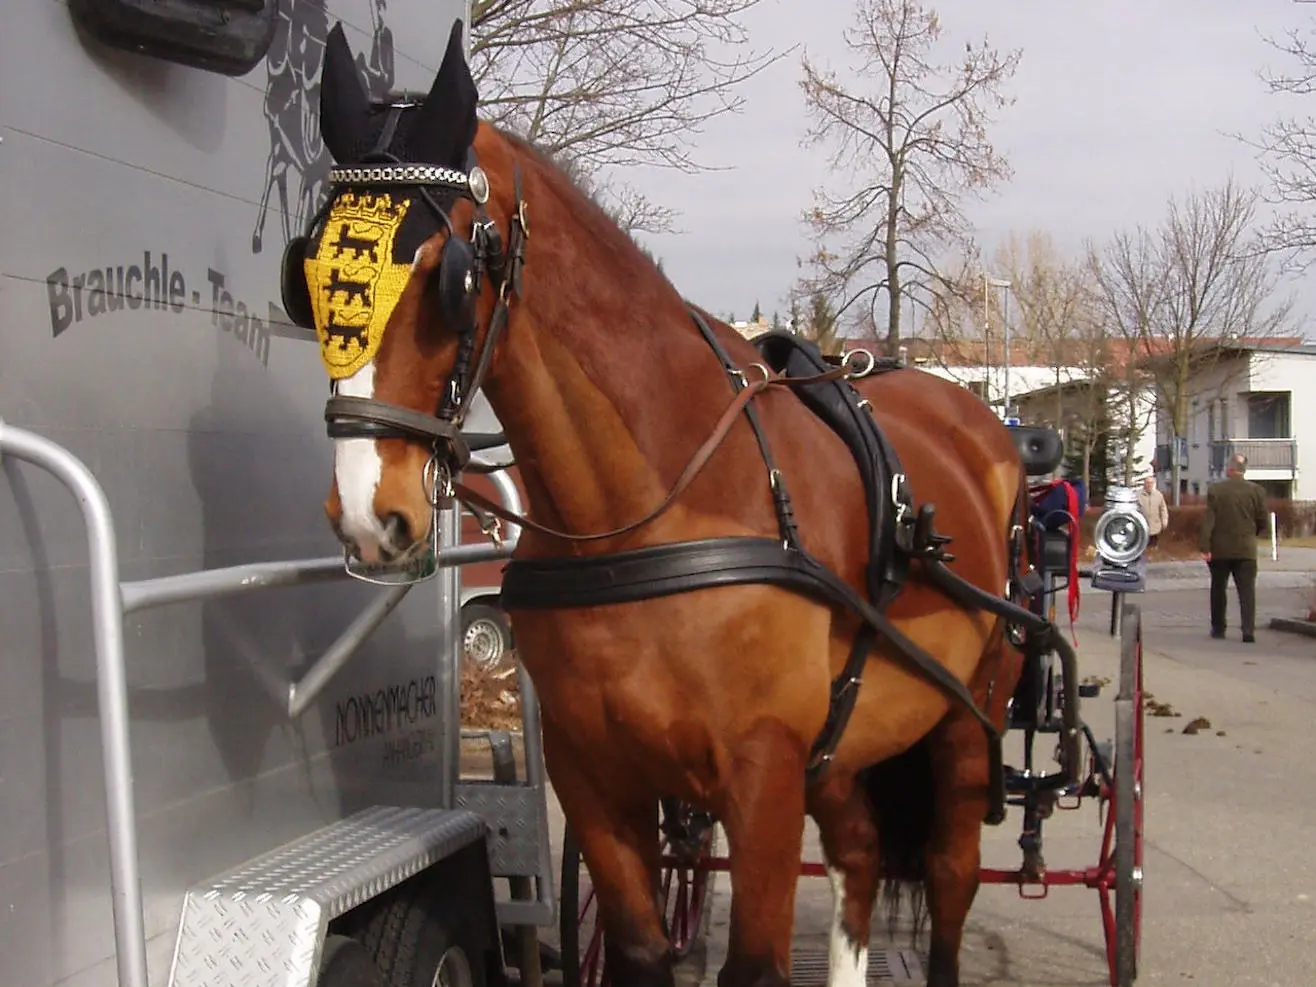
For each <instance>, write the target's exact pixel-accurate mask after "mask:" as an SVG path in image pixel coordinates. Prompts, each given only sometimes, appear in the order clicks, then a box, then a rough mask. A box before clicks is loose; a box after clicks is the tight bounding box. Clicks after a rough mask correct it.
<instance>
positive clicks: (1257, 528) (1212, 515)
mask: <svg viewBox="0 0 1316 987" xmlns="http://www.w3.org/2000/svg"><path fill="white" fill-rule="evenodd" d="M1246 469H1247V457H1246V456H1244V455H1242V454H1241V453H1236V454H1234V455H1233V456H1230V457H1229V462H1228V463H1227V464H1226V465H1225V477H1226V478H1225V479H1224V480H1221V481H1220V482H1219V483H1213V484H1212V485H1211V486H1210V487H1209V488H1208V489H1207V491H1206V517H1205V518H1204V519H1203V521H1202V531H1201V535H1200V537H1199V539H1198V547H1199V548H1201V550H1202V558H1203V559H1205V560H1206V564H1207V565H1208V566H1209V567H1210V569H1211V636H1212V637H1216V638H1221V637H1224V636H1225V609H1226V604H1227V602H1228V595H1227V594H1228V591H1229V579H1230V577H1231V576H1232V577H1233V580H1234V588H1235V589H1236V590H1238V609H1239V613H1240V616H1241V618H1242V621H1241V622H1242V624H1243V640H1244V641H1245V642H1246V643H1248V644H1251V643H1252V642H1253V641H1255V640H1256V638H1255V637H1254V636H1253V633H1254V631H1255V630H1256V618H1257V536H1258V535H1261V534H1262V533H1263V532H1264V531H1265V530H1266V495H1265V493H1264V491H1262V489H1261V487H1260V486H1259V485H1258V484H1255V483H1253V482H1252V481H1251V480H1245V479H1244V478H1243V473H1244V471H1245V470H1246Z"/></svg>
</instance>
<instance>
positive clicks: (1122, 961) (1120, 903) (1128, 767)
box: [1111, 604, 1145, 987]
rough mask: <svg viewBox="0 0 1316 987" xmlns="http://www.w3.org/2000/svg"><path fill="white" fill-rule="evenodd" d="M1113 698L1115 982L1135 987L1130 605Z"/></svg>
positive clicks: (1135, 641) (1138, 664) (1136, 618)
mask: <svg viewBox="0 0 1316 987" xmlns="http://www.w3.org/2000/svg"><path fill="white" fill-rule="evenodd" d="M1123 624H1124V627H1123V634H1122V635H1121V641H1120V688H1119V694H1118V695H1117V696H1116V698H1115V777H1114V779H1113V780H1114V783H1115V792H1114V802H1115V805H1114V810H1115V949H1114V969H1113V970H1112V971H1111V972H1112V978H1111V982H1112V983H1113V984H1114V985H1115V987H1132V984H1133V982H1134V981H1135V980H1136V979H1137V977H1138V954H1139V951H1140V949H1141V945H1142V876H1143V872H1142V866H1143V865H1142V850H1143V827H1142V820H1143V803H1144V794H1145V788H1144V786H1143V699H1142V609H1141V608H1140V607H1139V606H1137V605H1136V604H1128V605H1126V606H1125V608H1124V613H1123Z"/></svg>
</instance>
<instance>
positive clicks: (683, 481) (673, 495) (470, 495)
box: [453, 368, 846, 542]
mask: <svg viewBox="0 0 1316 987" xmlns="http://www.w3.org/2000/svg"><path fill="white" fill-rule="evenodd" d="M765 373H769V372H768V371H765ZM845 373H846V370H845V369H844V368H838V369H836V370H832V371H828V372H827V373H825V374H818V375H817V376H815V377H774V376H766V377H761V378H759V379H757V380H752V381H750V382H749V383H747V384H746V385H745V386H744V387H743V388H741V390H740V391H739V393H737V394H736V396H735V398H733V399H732V401H731V403H730V404H729V405H727V408H726V410H725V411H723V412H722V417H720V418H719V419H718V420H717V424H716V425H715V426H713V431H712V434H710V435H709V437H708V438H707V439H706V440H705V441H704V444H703V445H701V446H700V447H699V448H698V449H696V450H695V453H694V455H693V456H691V457H690V461H689V462H688V463H687V464H686V467H685V469H684V470H682V471H681V475H680V476H679V477H677V479H676V483H675V484H673V485H672V488H671V490H669V491H668V493H667V496H666V497H664V498H663V499H662V502H661V503H660V504H659V505H658V506H657V507H655V508H654V509H653V510H651V511H650V512H649V513H648V514H646V515H644V517H642V518H640V519H639V520H637V521H632V522H631V523H630V524H626V525H623V526H622V527H620V528H613V529H612V530H611V531H599V532H594V533H592V534H587V535H577V534H572V533H571V532H568V531H560V530H558V529H557V528H551V527H549V526H548V525H546V524H540V523H539V522H538V521H533V520H531V519H530V518H528V517H525V516H524V515H521V514H517V513H515V512H513V511H509V510H507V508H505V507H503V506H502V505H501V504H495V503H494V502H493V501H492V500H490V499H489V498H488V497H485V496H484V495H483V494H480V493H477V492H476V491H474V490H472V489H471V488H470V487H468V486H466V485H465V484H464V483H454V484H453V492H454V493H455V494H456V495H457V499H458V500H460V501H461V502H462V503H464V504H466V505H467V506H471V505H474V506H476V507H479V508H480V509H481V510H483V511H486V512H487V513H489V514H492V515H494V516H495V517H499V518H502V519H503V520H504V521H510V522H511V523H512V524H518V525H521V526H522V527H525V528H529V529H530V530H531V531H537V532H539V533H540V534H542V535H549V536H550V537H553V538H561V539H563V540H565V541H572V542H588V541H601V540H603V539H606V538H616V537H617V536H619V535H624V534H627V533H628V532H631V531H634V530H635V529H637V528H640V527H643V526H644V525H646V524H648V523H649V522H650V521H652V520H654V519H655V518H656V517H658V516H659V515H661V514H662V513H663V512H664V511H666V510H667V509H668V508H670V507H671V506H672V504H674V503H675V502H676V499H677V498H678V497H680V496H681V494H683V493H684V492H685V491H686V489H688V488H689V486H690V484H692V483H693V482H694V481H695V478H696V477H698V476H699V474H700V472H701V471H702V470H703V468H704V467H705V466H707V465H708V461H709V460H710V459H712V458H713V453H714V452H716V451H717V449H718V447H719V446H720V445H721V444H722V442H723V440H724V439H726V437H727V435H728V433H730V431H731V428H732V426H733V425H734V424H735V422H736V418H737V417H738V416H739V415H740V413H741V412H742V411H743V410H745V407H746V406H747V405H748V404H749V402H750V401H752V400H753V399H754V397H755V396H756V395H758V394H760V393H762V392H763V391H765V390H767V389H768V388H769V387H796V386H799V385H801V384H810V383H817V382H819V381H822V380H835V379H837V378H838V377H841V376H844V375H845Z"/></svg>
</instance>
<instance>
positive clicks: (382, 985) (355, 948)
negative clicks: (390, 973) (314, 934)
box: [315, 936, 388, 987]
mask: <svg viewBox="0 0 1316 987" xmlns="http://www.w3.org/2000/svg"><path fill="white" fill-rule="evenodd" d="M315 987H388V985H387V984H386V982H385V980H384V974H383V972H382V971H381V970H380V969H379V966H378V964H376V963H375V959H374V957H373V956H371V955H370V950H368V949H366V947H365V946H363V945H362V944H361V943H359V942H357V940H355V939H353V938H352V937H351V936H327V937H326V938H325V940H324V952H323V953H322V954H321V957H320V975H319V976H318V977H316V978H315Z"/></svg>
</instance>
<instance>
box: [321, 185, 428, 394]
mask: <svg viewBox="0 0 1316 987" xmlns="http://www.w3.org/2000/svg"><path fill="white" fill-rule="evenodd" d="M408 205H409V203H408V202H407V200H405V199H403V200H402V201H401V202H397V203H394V202H393V200H392V198H391V197H390V196H389V195H388V194H387V193H385V194H383V195H371V194H369V193H365V194H362V195H357V194H355V193H352V192H344V193H343V194H342V195H340V196H339V197H338V198H337V199H336V200H335V201H334V204H333V206H332V207H330V210H329V218H328V219H327V220H326V221H325V226H324V233H323V234H322V235H321V236H320V244H319V246H318V248H317V249H316V252H315V256H314V257H311V258H308V259H307V260H306V262H305V270H306V284H307V287H309V288H310V292H311V310H312V311H313V312H314V313H315V332H316V335H317V336H318V337H319V338H320V358H321V359H322V360H324V365H325V368H326V369H327V370H328V371H329V376H330V378H331V379H335V380H337V379H340V378H343V377H350V376H352V375H353V374H354V373H356V372H357V371H358V370H360V369H361V368H362V367H364V366H365V365H366V364H367V363H369V362H370V361H371V360H373V359H374V357H375V353H376V351H377V350H378V349H379V343H380V340H381V339H382V338H383V335H384V327H385V326H386V325H388V317H389V315H390V314H392V312H393V307H394V306H395V305H397V302H398V298H399V297H401V295H402V290H403V289H404V288H405V287H406V286H407V279H408V278H409V277H410V276H411V266H410V265H409V264H395V263H394V262H393V240H394V238H395V237H396V236H397V232H398V228H399V227H400V226H401V225H402V219H403V217H405V216H406V214H407V206H408Z"/></svg>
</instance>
